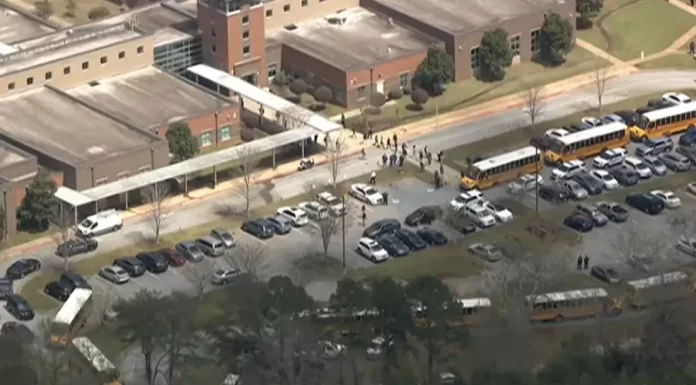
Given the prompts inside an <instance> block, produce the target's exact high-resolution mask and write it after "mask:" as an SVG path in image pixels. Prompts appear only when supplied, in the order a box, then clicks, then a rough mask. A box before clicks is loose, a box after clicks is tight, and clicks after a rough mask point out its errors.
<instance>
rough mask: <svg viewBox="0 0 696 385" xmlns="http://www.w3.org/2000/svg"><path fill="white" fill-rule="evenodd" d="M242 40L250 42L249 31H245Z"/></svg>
mask: <svg viewBox="0 0 696 385" xmlns="http://www.w3.org/2000/svg"><path fill="white" fill-rule="evenodd" d="M242 39H244V40H248V39H249V31H244V32H242Z"/></svg>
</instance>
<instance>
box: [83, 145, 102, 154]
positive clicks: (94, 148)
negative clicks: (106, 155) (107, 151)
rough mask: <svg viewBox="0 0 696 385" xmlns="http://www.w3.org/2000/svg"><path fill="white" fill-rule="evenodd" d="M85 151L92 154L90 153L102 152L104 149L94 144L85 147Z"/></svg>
mask: <svg viewBox="0 0 696 385" xmlns="http://www.w3.org/2000/svg"><path fill="white" fill-rule="evenodd" d="M87 152H88V153H90V154H92V155H97V154H101V153H103V152H104V149H103V148H101V147H99V146H94V147H90V148H88V149H87Z"/></svg>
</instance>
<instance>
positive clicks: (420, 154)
mask: <svg viewBox="0 0 696 385" xmlns="http://www.w3.org/2000/svg"><path fill="white" fill-rule="evenodd" d="M418 160H420V161H421V163H423V150H420V151H418Z"/></svg>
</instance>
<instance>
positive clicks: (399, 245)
mask: <svg viewBox="0 0 696 385" xmlns="http://www.w3.org/2000/svg"><path fill="white" fill-rule="evenodd" d="M377 242H378V243H379V244H380V245H381V246H382V247H383V248H384V250H386V251H387V253H389V255H391V256H392V257H404V256H406V255H408V253H410V252H411V249H409V248H408V246H406V244H405V243H403V242H401V240H400V239H399V238H397V237H396V236H395V235H392V234H384V235H382V236H380V237H379V238H377Z"/></svg>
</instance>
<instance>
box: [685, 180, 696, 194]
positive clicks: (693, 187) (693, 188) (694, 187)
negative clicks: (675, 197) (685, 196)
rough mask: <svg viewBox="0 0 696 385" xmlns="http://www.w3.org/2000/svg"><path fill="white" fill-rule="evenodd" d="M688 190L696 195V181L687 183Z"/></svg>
mask: <svg viewBox="0 0 696 385" xmlns="http://www.w3.org/2000/svg"><path fill="white" fill-rule="evenodd" d="M686 191H688V192H690V193H692V194H695V195H696V182H689V184H687V185H686Z"/></svg>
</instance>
